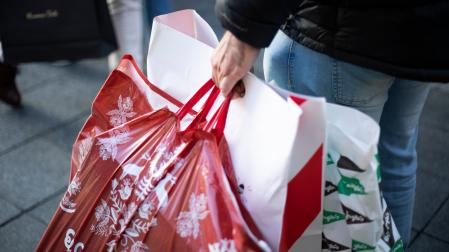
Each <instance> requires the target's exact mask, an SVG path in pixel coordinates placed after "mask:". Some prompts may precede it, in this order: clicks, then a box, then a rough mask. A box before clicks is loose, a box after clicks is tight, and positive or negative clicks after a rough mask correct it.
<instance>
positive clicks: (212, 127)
mask: <svg viewBox="0 0 449 252" xmlns="http://www.w3.org/2000/svg"><path fill="white" fill-rule="evenodd" d="M233 95H234V91H231V93H230V94H229V95H228V96H227V97H226V98H225V100H224V101H223V103H222V104H221V105H220V107H219V108H218V109H217V111H216V112H215V114H214V115H213V116H212V118H211V120H210V121H209V122H208V123H207V124H206V125H205V127H204V130H205V131H207V132H211V133H212V134H214V135H215V137H216V139H217V141H220V139H221V138H222V137H223V134H224V129H225V127H226V119H227V117H228V111H229V106H230V105H231V99H232V97H233Z"/></svg>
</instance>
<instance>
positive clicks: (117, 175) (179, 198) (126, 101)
mask: <svg viewBox="0 0 449 252" xmlns="http://www.w3.org/2000/svg"><path fill="white" fill-rule="evenodd" d="M130 63H131V64H130ZM125 65H126V67H123V66H125ZM120 66H121V67H120ZM120 66H119V67H118V70H115V71H113V72H112V73H111V75H110V76H109V78H108V79H107V81H106V83H105V84H104V86H103V88H102V89H101V90H100V92H99V94H98V96H97V97H96V99H95V101H94V103H93V105H92V115H91V116H90V117H89V118H88V120H87V122H86V124H85V125H84V127H83V129H82V130H81V132H80V134H79V136H78V138H77V140H76V142H75V144H74V148H73V153H72V167H71V182H70V185H69V186H68V189H67V192H66V193H65V195H64V197H63V199H62V200H61V202H60V206H59V208H58V209H57V211H56V213H55V215H54V217H53V219H52V221H51V223H50V225H49V226H48V228H47V230H46V232H45V234H44V236H43V237H42V239H41V241H40V243H39V244H38V247H37V249H36V250H37V251H263V250H265V251H268V250H270V249H269V247H268V246H267V245H266V243H265V242H264V241H262V240H261V239H260V237H261V236H260V233H259V232H258V230H257V229H256V227H255V225H254V224H253V222H252V219H251V217H250V216H249V214H248V212H247V211H246V210H245V209H244V208H243V207H242V204H241V202H240V200H239V198H238V197H235V193H236V190H235V189H233V188H235V187H234V185H235V183H236V182H235V177H234V175H233V169H232V163H231V159H230V156H229V151H228V148H227V145H226V141H225V139H224V137H223V130H224V125H225V121H226V114H227V110H228V107H229V103H230V99H229V98H227V99H225V101H224V103H223V104H222V105H221V107H220V109H219V110H218V111H217V112H216V114H215V115H214V116H213V118H212V119H211V121H210V122H207V123H204V122H205V119H204V118H205V115H206V114H207V113H208V112H209V111H210V107H211V106H212V105H213V103H214V100H215V98H216V96H217V95H218V92H217V90H216V88H215V85H214V84H213V83H212V81H209V82H208V83H206V84H205V85H204V86H203V87H202V88H201V89H200V90H199V91H198V92H197V93H196V94H195V95H194V96H193V97H192V98H191V100H190V101H189V102H187V103H186V105H184V106H183V107H181V108H180V110H179V111H177V112H176V111H175V112H173V111H169V110H168V109H167V108H164V109H160V110H153V109H152V107H151V105H150V103H149V102H148V101H147V98H146V97H147V96H146V95H145V92H148V90H152V91H154V90H155V89H154V88H152V86H153V85H152V84H150V83H149V82H148V81H147V80H146V79H145V78H144V76H143V74H142V73H141V72H140V70H138V68H137V66H136V65H135V63H134V62H133V59H132V58H131V57H130V56H125V57H124V58H123V59H122V63H121V64H120ZM133 71H134V73H136V72H137V73H138V75H135V74H132V73H131V72H133ZM211 89H212V92H210V95H209V98H208V99H207V101H206V102H205V104H204V106H203V108H202V110H201V111H199V112H198V113H197V117H195V118H199V119H197V120H195V119H194V120H193V121H192V123H191V124H190V125H189V126H188V127H187V128H186V129H185V130H181V128H180V120H181V119H182V117H184V116H185V115H186V114H187V113H191V114H195V113H192V108H193V105H195V104H196V103H197V102H198V101H199V100H200V99H201V98H202V97H203V96H205V95H206V94H207V93H208V91H210V90H211ZM157 92H160V90H159V91H157ZM161 95H167V94H161ZM248 223H249V224H248Z"/></svg>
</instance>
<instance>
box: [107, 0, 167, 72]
mask: <svg viewBox="0 0 449 252" xmlns="http://www.w3.org/2000/svg"><path fill="white" fill-rule="evenodd" d="M142 1H143V0H107V2H108V5H109V9H110V13H111V18H112V22H113V24H114V30H115V34H116V37H117V40H118V45H119V48H118V50H117V51H116V52H113V53H111V54H110V55H109V57H108V65H109V69H110V70H113V69H114V68H115V67H116V66H117V65H118V63H119V61H120V58H121V57H122V56H123V54H131V55H132V56H133V57H134V59H135V60H136V62H137V64H138V65H139V67H140V68H143V63H144V62H143V56H144V52H143V48H144V44H143V43H144V40H143V36H144V34H145V30H144V23H145V22H144V20H143V13H144V9H143V8H144V7H145V8H146V14H147V15H146V17H147V20H148V21H147V22H148V25H150V27H151V24H152V22H153V18H154V17H155V16H158V15H161V14H166V13H167V12H169V11H170V2H169V1H168V0H147V1H145V3H143V2H142ZM145 29H146V28H145Z"/></svg>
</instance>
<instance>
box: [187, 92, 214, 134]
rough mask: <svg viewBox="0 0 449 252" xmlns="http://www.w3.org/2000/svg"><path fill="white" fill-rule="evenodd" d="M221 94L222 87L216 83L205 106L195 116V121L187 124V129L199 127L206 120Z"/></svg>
mask: <svg viewBox="0 0 449 252" xmlns="http://www.w3.org/2000/svg"><path fill="white" fill-rule="evenodd" d="M219 94H220V89H219V88H218V87H217V86H215V85H214V87H213V89H212V91H211V93H210V95H209V97H208V98H207V100H206V101H205V102H204V104H203V107H202V108H201V110H200V111H199V113H198V114H197V115H196V116H195V118H194V119H193V121H192V122H191V123H190V124H189V125H188V126H187V128H186V130H191V129H195V128H197V127H198V125H199V124H201V123H202V122H204V121H205V120H206V117H207V115H208V114H209V112H210V110H211V109H212V107H213V106H214V103H215V101H216V100H217V98H218V95H219Z"/></svg>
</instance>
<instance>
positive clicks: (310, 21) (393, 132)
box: [212, 0, 449, 244]
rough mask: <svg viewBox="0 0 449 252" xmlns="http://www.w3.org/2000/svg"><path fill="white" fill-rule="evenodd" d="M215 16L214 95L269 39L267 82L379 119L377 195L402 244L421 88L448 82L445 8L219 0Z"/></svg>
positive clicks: (448, 9) (440, 4) (396, 0)
mask: <svg viewBox="0 0 449 252" xmlns="http://www.w3.org/2000/svg"><path fill="white" fill-rule="evenodd" d="M216 13H217V16H218V18H219V19H220V21H221V23H222V25H223V27H224V28H225V29H226V30H227V31H226V32H225V34H224V36H223V38H222V40H221V41H220V43H219V45H218V47H217V49H216V50H215V52H214V54H213V57H212V67H213V78H214V80H215V82H216V83H218V85H219V87H220V88H221V90H222V92H223V93H225V94H227V93H228V92H229V91H230V90H231V89H232V87H233V86H234V85H235V83H236V82H237V81H238V80H239V79H241V78H242V77H243V76H244V75H245V74H246V73H247V72H248V70H249V69H250V67H251V66H252V64H253V63H254V61H255V59H256V57H257V55H258V53H259V51H260V48H263V47H268V46H269V45H270V42H271V45H270V47H268V48H267V49H266V51H265V56H264V71H265V79H266V81H271V80H274V81H275V82H276V83H277V84H278V85H280V86H281V87H283V88H286V89H288V90H291V91H293V92H297V93H301V94H306V95H313V96H324V97H326V99H327V100H328V101H329V102H333V103H338V104H343V105H346V106H350V107H353V108H356V109H358V110H360V111H362V112H364V113H366V114H368V115H369V116H371V117H372V118H373V119H374V120H376V121H377V122H379V124H380V127H381V136H380V142H379V154H380V163H381V172H382V183H381V189H382V191H383V194H384V197H385V199H386V201H387V203H388V205H389V207H390V209H391V212H392V215H393V217H394V220H395V222H396V225H397V227H398V229H399V232H400V235H401V237H402V239H403V240H404V242H405V243H406V244H407V243H409V241H410V232H411V223H412V212H413V205H414V198H415V187H416V169H417V156H416V140H417V135H418V122H419V117H420V114H421V111H422V108H423V106H424V102H425V100H426V97H427V94H428V91H429V85H428V84H429V83H431V82H449V46H448V45H449V22H448V21H447V17H448V16H449V2H448V1H444V0H428V1H405V0H389V1H380V0H373V1H356V0H348V1H326V0H315V1H311V0H310V1H309V0H303V1H300V0H289V1H287V0H285V1H274V0H271V1H269V0H267V1H257V0H218V1H217V3H216ZM279 29H281V31H280V32H278V30H279ZM276 34H277V35H276ZM273 38H274V40H273ZM272 40H273V41H272Z"/></svg>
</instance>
